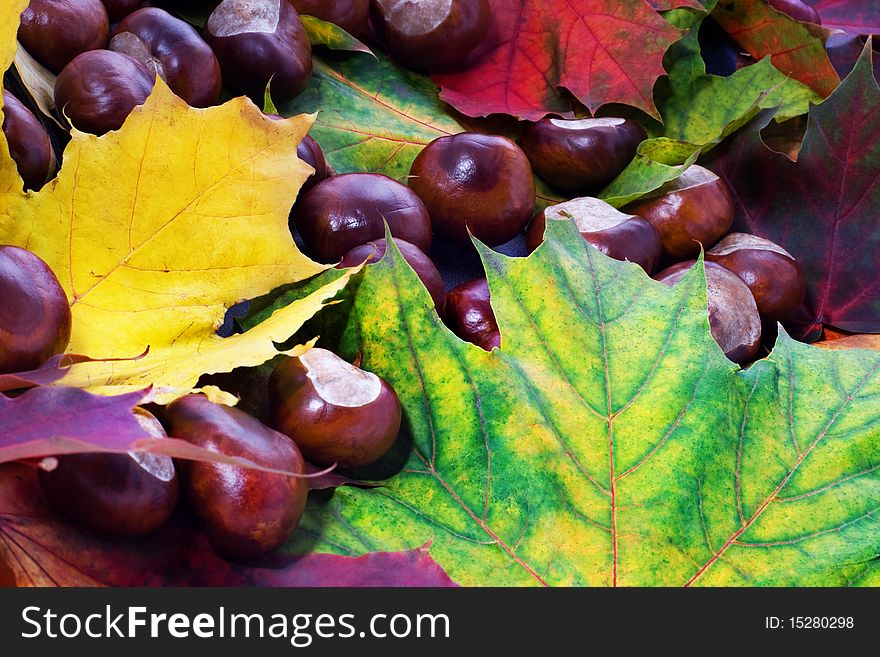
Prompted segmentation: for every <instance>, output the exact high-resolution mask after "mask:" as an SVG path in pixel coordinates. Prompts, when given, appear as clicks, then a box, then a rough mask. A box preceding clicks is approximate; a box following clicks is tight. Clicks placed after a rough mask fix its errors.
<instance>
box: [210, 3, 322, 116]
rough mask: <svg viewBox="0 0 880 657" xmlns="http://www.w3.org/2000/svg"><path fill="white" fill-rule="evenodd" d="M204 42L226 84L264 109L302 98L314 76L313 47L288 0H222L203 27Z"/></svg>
mask: <svg viewBox="0 0 880 657" xmlns="http://www.w3.org/2000/svg"><path fill="white" fill-rule="evenodd" d="M205 40H206V41H207V42H208V44H209V45H210V46H211V48H213V50H214V54H216V55H217V59H218V60H219V61H220V68H221V70H222V71H223V82H224V83H225V84H226V86H227V87H229V88H230V89H232V90H233V91H235V92H237V93H242V94H245V95H246V96H248V97H250V99H251V100H253V101H254V102H255V103H257V104H258V105H260V106H262V104H263V98H264V96H265V93H266V87H267V86H268V85H269V81H270V80H271V82H272V88H271V91H272V98H273V99H274V100H275V102H276V103H284V102H287V101H288V100H290V99H292V98H294V97H295V96H297V95H299V93H300V92H302V90H303V89H305V88H306V84H308V82H309V78H310V77H311V75H312V46H311V43H310V42H309V37H308V35H307V34H306V31H305V28H303V25H302V21H300V19H299V14H297V13H296V10H295V9H294V8H293V5H291V4H290V3H289V2H288V0H223V2H221V3H220V4H219V5H218V6H217V8H216V9H215V10H214V12H213V13H212V14H211V16H210V17H209V18H208V23H207V24H206V25H205Z"/></svg>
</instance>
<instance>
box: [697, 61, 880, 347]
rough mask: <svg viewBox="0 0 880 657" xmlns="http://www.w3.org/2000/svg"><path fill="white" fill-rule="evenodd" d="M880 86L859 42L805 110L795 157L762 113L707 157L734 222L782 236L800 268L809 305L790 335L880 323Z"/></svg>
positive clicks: (813, 335)
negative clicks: (844, 71) (776, 146)
mask: <svg viewBox="0 0 880 657" xmlns="http://www.w3.org/2000/svg"><path fill="white" fill-rule="evenodd" d="M878 116H880V89H878V86H877V82H876V81H875V80H874V76H873V71H872V66H871V53H870V50H869V49H866V50H865V52H864V54H863V55H862V57H861V59H860V60H859V63H858V64H857V65H856V68H855V70H854V71H853V72H852V73H851V74H850V75H849V77H847V78H846V80H845V81H844V82H843V84H842V85H841V86H840V88H839V89H838V90H837V91H836V92H835V93H834V94H833V95H832V96H831V97H830V98H829V99H828V100H826V101H825V102H824V103H822V104H821V105H819V106H817V107H815V108H814V109H813V110H812V112H811V113H810V117H809V121H808V126H807V132H806V136H805V137H804V142H803V146H802V147H801V151H800V155H799V157H798V160H797V162H792V161H791V160H789V159H788V158H787V157H786V156H784V155H780V154H779V153H776V152H774V151H771V150H770V149H769V148H767V147H766V146H765V145H764V143H763V142H762V141H761V135H760V131H761V129H762V128H763V127H764V126H765V125H766V124H767V123H769V121H770V117H769V116H767V115H764V116H763V117H762V118H760V119H759V120H757V121H756V122H755V123H753V124H752V125H750V126H749V127H748V128H746V129H745V130H743V131H742V132H741V133H740V134H739V135H738V136H737V137H736V138H735V139H733V140H732V141H731V142H730V143H728V144H725V145H723V146H722V147H721V148H718V149H715V150H714V151H713V152H712V154H711V158H710V160H709V161H708V162H707V166H709V168H711V169H712V170H714V171H715V172H716V173H718V175H719V176H721V177H722V178H724V180H726V181H727V183H728V184H729V185H730V187H731V189H732V190H733V192H734V196H735V199H736V203H737V217H736V220H735V224H734V230H739V231H745V232H749V233H755V234H757V235H760V236H762V237H766V238H769V239H771V240H773V241H775V242H778V243H779V244H781V245H782V246H784V247H785V248H786V249H787V250H788V251H789V252H791V253H792V255H794V256H795V257H796V258H797V259H798V261H799V262H800V263H801V266H802V267H803V268H804V272H805V274H806V277H807V283H808V290H807V300H806V305H807V311H808V314H807V316H806V317H805V318H804V320H805V321H803V322H799V325H798V326H797V327H795V328H796V330H795V331H794V332H795V335H796V337H800V338H804V339H818V337H819V336H820V335H821V332H822V325H823V324H828V325H830V326H833V327H836V328H838V329H842V330H845V331H851V332H855V333H880V277H878V275H877V262H878V254H880V231H878V230H877V226H878V217H880V173H878V171H880V121H878V118H877V117H878Z"/></svg>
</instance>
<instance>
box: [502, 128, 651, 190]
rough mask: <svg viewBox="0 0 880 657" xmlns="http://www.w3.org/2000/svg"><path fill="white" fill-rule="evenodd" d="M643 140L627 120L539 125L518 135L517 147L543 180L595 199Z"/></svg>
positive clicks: (640, 131) (632, 155) (645, 136)
mask: <svg viewBox="0 0 880 657" xmlns="http://www.w3.org/2000/svg"><path fill="white" fill-rule="evenodd" d="M647 138H648V135H647V134H646V133H645V131H644V129H643V128H642V126H640V125H639V124H638V123H636V122H635V121H630V120H629V119H617V118H603V119H571V120H567V119H543V120H541V121H538V122H537V123H533V124H531V125H530V126H528V127H527V128H526V129H525V130H524V131H523V133H522V136H521V137H520V139H519V145H520V147H521V148H522V149H523V151H524V152H525V154H526V155H527V156H528V158H529V162H531V164H532V169H534V171H535V173H536V174H538V177H539V178H541V179H542V180H544V181H546V182H548V183H550V184H551V185H553V186H554V187H556V188H558V189H562V190H565V191H571V192H586V193H596V192H599V191H600V190H602V189H603V188H604V187H606V186H607V185H608V184H609V183H610V182H611V181H612V180H614V179H615V178H617V176H619V175H620V174H621V172H622V171H623V170H624V169H625V168H626V167H627V165H628V164H629V163H630V162H631V161H632V159H633V158H634V157H635V155H636V149H638V147H639V144H640V143H642V142H643V141H644V140H645V139H647Z"/></svg>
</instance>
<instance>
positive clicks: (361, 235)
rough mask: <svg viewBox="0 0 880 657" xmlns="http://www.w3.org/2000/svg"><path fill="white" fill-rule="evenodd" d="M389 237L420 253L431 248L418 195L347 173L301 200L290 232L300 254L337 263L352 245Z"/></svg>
mask: <svg viewBox="0 0 880 657" xmlns="http://www.w3.org/2000/svg"><path fill="white" fill-rule="evenodd" d="M384 222H388V227H389V228H390V229H391V234H392V235H393V236H394V237H398V238H400V239H402V240H405V241H407V242H410V243H411V244H414V245H415V246H417V247H418V248H420V249H421V250H422V251H425V252H427V251H428V250H430V248H431V218H430V217H429V216H428V211H427V209H426V208H425V206H424V204H423V203H422V201H421V200H420V199H419V197H418V196H416V194H415V193H414V192H413V190H411V189H410V188H408V187H407V186H406V185H401V184H400V183H399V182H397V181H396V180H392V179H391V178H389V177H388V176H383V175H379V174H373V173H348V174H345V175H342V176H333V177H332V178H327V179H326V180H324V181H323V182H321V183H318V184H317V185H315V186H314V187H313V188H312V189H311V190H309V192H308V193H306V195H305V196H303V197H301V198H300V200H299V202H298V203H297V208H296V227H297V228H298V229H299V232H300V235H301V236H302V238H303V242H304V243H305V247H306V253H307V254H308V255H310V256H311V257H313V258H315V259H317V260H318V261H319V262H325V263H333V262H338V261H339V259H340V258H342V256H344V255H345V254H346V253H348V252H349V251H351V249H353V248H354V247H356V246H360V245H361V244H366V243H367V242H370V241H372V240H378V239H381V238H382V237H384V236H385V224H384Z"/></svg>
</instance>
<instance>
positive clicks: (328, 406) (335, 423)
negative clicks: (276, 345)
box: [269, 348, 401, 468]
mask: <svg viewBox="0 0 880 657" xmlns="http://www.w3.org/2000/svg"><path fill="white" fill-rule="evenodd" d="M269 403H270V405H271V407H272V413H273V417H274V422H275V428H277V429H278V430H279V431H281V432H283V433H285V434H287V435H288V436H290V437H291V438H292V439H293V440H295V441H296V444H297V445H299V447H300V449H302V452H303V454H304V455H305V457H306V458H307V459H308V460H309V461H313V462H314V463H318V464H320V465H327V466H329V465H333V464H334V463H336V464H338V465H340V466H341V467H344V468H351V467H357V466H362V465H368V464H370V463H373V462H374V461H377V460H379V459H380V458H382V456H384V455H385V454H386V453H387V452H388V450H389V449H391V446H392V445H393V444H394V441H395V439H396V438H397V433H398V431H399V430H400V421H401V407H400V400H398V398H397V393H395V392H394V389H393V388H392V387H391V386H390V385H388V384H387V383H386V382H385V381H384V380H383V379H381V378H379V377H378V376H376V375H375V374H373V373H371V372H365V371H364V370H362V369H360V368H358V367H355V366H354V365H350V364H349V363H347V362H346V361H344V360H342V359H341V358H340V357H339V356H337V355H336V354H334V353H332V352H330V351H327V350H326V349H317V348H316V349H310V350H309V351H307V352H306V353H304V354H303V355H302V356H300V357H299V358H286V359H284V360H283V361H282V362H281V363H280V364H279V365H278V367H276V368H275V371H274V372H272V376H271V377H270V378H269Z"/></svg>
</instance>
